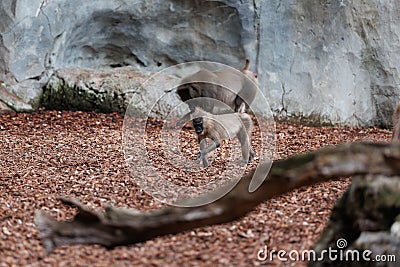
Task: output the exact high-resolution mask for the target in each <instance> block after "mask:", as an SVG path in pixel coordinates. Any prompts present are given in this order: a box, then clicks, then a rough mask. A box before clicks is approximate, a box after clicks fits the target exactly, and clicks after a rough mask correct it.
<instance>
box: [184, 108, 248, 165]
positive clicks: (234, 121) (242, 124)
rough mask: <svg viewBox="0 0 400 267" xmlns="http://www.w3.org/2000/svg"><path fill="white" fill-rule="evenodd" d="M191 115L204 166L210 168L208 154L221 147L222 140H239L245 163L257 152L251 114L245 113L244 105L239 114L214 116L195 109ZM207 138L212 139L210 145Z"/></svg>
mask: <svg viewBox="0 0 400 267" xmlns="http://www.w3.org/2000/svg"><path fill="white" fill-rule="evenodd" d="M190 114H191V116H190V117H191V119H192V124H193V127H194V130H195V131H196V134H197V135H198V140H199V144H200V156H199V160H202V161H203V166H204V167H208V165H209V164H208V160H207V154H208V153H209V152H211V151H213V150H214V149H216V148H217V147H219V146H220V144H221V141H222V140H228V139H233V138H235V137H236V136H237V138H238V139H239V142H240V145H241V149H242V157H243V162H246V163H247V162H250V161H251V160H252V159H253V157H254V155H255V152H254V150H253V148H252V146H251V134H252V129H253V122H252V120H251V117H250V115H249V114H247V113H245V105H244V103H243V104H242V105H241V106H240V108H239V110H238V112H237V113H228V114H221V115H214V114H211V113H209V112H207V111H204V110H203V109H202V108H200V107H195V108H194V111H193V112H192V113H190ZM205 138H209V139H211V140H212V141H213V142H211V144H210V145H207V144H206V142H205V141H206V140H204V139H205Z"/></svg>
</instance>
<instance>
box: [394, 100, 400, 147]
mask: <svg viewBox="0 0 400 267" xmlns="http://www.w3.org/2000/svg"><path fill="white" fill-rule="evenodd" d="M399 141H400V101H399V102H398V103H397V107H396V109H395V110H394V112H393V134H392V142H399Z"/></svg>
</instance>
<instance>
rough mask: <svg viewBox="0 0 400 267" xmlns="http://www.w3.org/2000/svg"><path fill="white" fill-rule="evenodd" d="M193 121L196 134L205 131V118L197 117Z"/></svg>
mask: <svg viewBox="0 0 400 267" xmlns="http://www.w3.org/2000/svg"><path fill="white" fill-rule="evenodd" d="M192 123H193V127H194V130H195V132H196V134H202V133H203V131H204V127H203V118H202V117H199V118H195V119H193V120H192Z"/></svg>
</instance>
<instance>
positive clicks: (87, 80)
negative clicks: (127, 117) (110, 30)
mask: <svg viewBox="0 0 400 267" xmlns="http://www.w3.org/2000/svg"><path fill="white" fill-rule="evenodd" d="M146 79H147V78H146V76H145V75H143V74H142V73H140V72H138V71H135V70H133V69H131V68H128V67H126V68H119V69H116V70H107V71H104V70H93V69H76V68H72V69H68V68H66V69H60V70H58V71H56V72H55V73H54V75H53V76H52V77H51V78H50V80H49V82H48V84H47V85H46V87H45V89H44V93H43V98H42V105H43V106H44V107H47V108H49V109H69V110H84V111H93V110H94V111H102V112H120V113H123V112H124V111H125V110H126V108H127V106H128V104H129V101H130V99H131V98H132V96H133V95H135V94H139V95H143V94H144V93H141V91H142V88H141V84H142V83H143V82H144V81H145V80H146Z"/></svg>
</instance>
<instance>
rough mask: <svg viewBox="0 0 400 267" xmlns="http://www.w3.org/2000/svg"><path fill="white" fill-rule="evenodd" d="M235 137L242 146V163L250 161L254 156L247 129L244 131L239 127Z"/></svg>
mask: <svg viewBox="0 0 400 267" xmlns="http://www.w3.org/2000/svg"><path fill="white" fill-rule="evenodd" d="M237 137H238V139H239V142H240V146H241V148H242V157H243V163H250V162H251V160H252V159H253V157H254V154H255V152H254V150H253V148H252V147H251V144H250V138H249V136H248V134H247V131H245V130H244V129H243V128H242V129H240V131H239V133H238V135H237Z"/></svg>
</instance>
